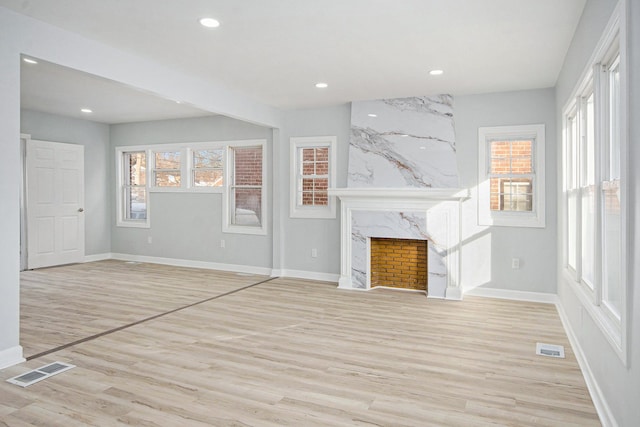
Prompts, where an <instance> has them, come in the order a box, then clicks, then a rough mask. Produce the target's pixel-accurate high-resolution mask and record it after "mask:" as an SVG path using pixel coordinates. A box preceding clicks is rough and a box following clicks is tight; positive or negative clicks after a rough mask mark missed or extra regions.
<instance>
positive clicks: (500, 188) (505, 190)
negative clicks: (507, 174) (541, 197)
mask: <svg viewBox="0 0 640 427" xmlns="http://www.w3.org/2000/svg"><path fill="white" fill-rule="evenodd" d="M490 186H491V188H490V195H491V210H496V211H514V212H527V211H528V212H531V211H532V210H533V181H532V179H531V178H517V179H515V178H514V179H510V178H492V179H491V182H490Z"/></svg>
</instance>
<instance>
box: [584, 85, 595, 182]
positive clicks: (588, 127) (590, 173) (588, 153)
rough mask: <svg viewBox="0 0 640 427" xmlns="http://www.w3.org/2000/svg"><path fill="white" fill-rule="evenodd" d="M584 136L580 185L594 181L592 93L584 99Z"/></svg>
mask: <svg viewBox="0 0 640 427" xmlns="http://www.w3.org/2000/svg"><path fill="white" fill-rule="evenodd" d="M585 108H586V112H585V138H584V149H583V150H584V151H583V158H582V171H583V172H582V173H583V175H582V179H581V184H582V186H585V185H592V184H594V183H595V115H594V105H593V94H591V95H590V96H589V97H588V98H587V100H586V105H585Z"/></svg>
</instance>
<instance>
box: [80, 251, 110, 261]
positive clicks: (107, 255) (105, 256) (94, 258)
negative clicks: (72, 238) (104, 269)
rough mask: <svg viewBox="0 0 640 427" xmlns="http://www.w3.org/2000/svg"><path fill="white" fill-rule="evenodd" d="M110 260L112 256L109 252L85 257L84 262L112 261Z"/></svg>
mask: <svg viewBox="0 0 640 427" xmlns="http://www.w3.org/2000/svg"><path fill="white" fill-rule="evenodd" d="M112 258H113V254H112V253H111V252H107V253H104V254H93V255H85V256H84V262H95V261H104V260H106V259H112Z"/></svg>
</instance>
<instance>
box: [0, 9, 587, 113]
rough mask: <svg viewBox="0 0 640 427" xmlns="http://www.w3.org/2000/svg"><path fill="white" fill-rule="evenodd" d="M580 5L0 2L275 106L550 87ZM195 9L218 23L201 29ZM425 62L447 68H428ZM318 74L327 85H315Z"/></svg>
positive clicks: (559, 65) (318, 79) (41, 88)
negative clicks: (435, 71)
mask: <svg viewBox="0 0 640 427" xmlns="http://www.w3.org/2000/svg"><path fill="white" fill-rule="evenodd" d="M584 3H585V0H561V1H559V0H181V1H158V0H108V1H107V0H28V1H24V0H0V6H5V7H8V8H10V9H13V10H15V11H17V12H19V13H22V14H25V15H28V16H31V17H34V18H36V19H39V20H42V21H45V22H48V23H51V24H53V25H56V26H59V27H62V28H65V29H68V30H70V31H73V32H76V33H79V34H82V35H84V36H86V37H88V38H92V39H95V40H98V41H100V42H103V43H105V44H108V45H112V46H114V47H117V48H119V49H122V50H125V51H128V52H132V53H135V54H137V55H139V56H143V57H146V58H149V59H153V60H155V61H157V62H160V63H165V64H168V65H169V66H171V67H175V68H178V69H181V70H183V71H186V72H188V73H191V74H194V75H196V76H198V77H202V78H206V79H213V80H215V81H217V82H220V83H223V84H225V85H226V86H228V87H229V88H231V89H233V90H236V91H238V92H241V93H244V94H245V95H247V96H249V97H252V98H253V99H255V100H257V101H260V102H263V103H266V104H269V105H273V106H276V107H280V108H284V109H288V108H307V107H318V106H326V105H335V104H340V103H344V102H349V101H352V100H363V99H377V98H391V97H403V96H412V95H427V94H436V93H450V94H453V95H461V94H472V93H487V92H499V91H510V90H522V89H534V88H544V87H552V86H554V85H555V82H556V79H557V77H558V73H559V71H560V68H561V66H562V63H563V60H564V56H565V53H566V51H567V48H568V46H569V43H570V42H571V38H572V36H573V33H574V30H575V27H576V25H577V23H578V20H579V18H580V14H581V13H582V9H583V7H584ZM204 16H211V17H215V18H216V19H218V20H219V21H220V22H221V26H220V27H219V28H217V29H206V28H203V27H201V26H200V25H199V24H198V20H199V18H201V17H204ZM434 68H440V69H443V70H444V71H445V73H444V75H442V76H439V77H433V76H430V75H429V74H428V71H429V70H431V69H434ZM60 74H61V73H59V77H60ZM60 78H63V77H60ZM49 81H50V83H51V84H53V85H54V86H55V84H54V83H55V81H52V80H49ZM318 81H323V82H327V83H328V84H329V87H328V88H327V89H324V90H319V89H316V88H315V87H314V84H315V83H316V82H318ZM29 84H31V83H29ZM43 86H46V85H42V84H41V85H40V92H39V93H42V92H41V91H42V90H45V89H46V88H43ZM90 86H91V85H89V86H87V87H85V92H87V91H89V89H90Z"/></svg>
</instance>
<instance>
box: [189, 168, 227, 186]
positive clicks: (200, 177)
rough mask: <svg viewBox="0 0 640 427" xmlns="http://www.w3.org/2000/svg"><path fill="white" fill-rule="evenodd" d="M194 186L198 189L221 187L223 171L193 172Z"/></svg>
mask: <svg viewBox="0 0 640 427" xmlns="http://www.w3.org/2000/svg"><path fill="white" fill-rule="evenodd" d="M193 185H194V186H196V187H221V186H222V170H217V169H213V170H195V171H193Z"/></svg>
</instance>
